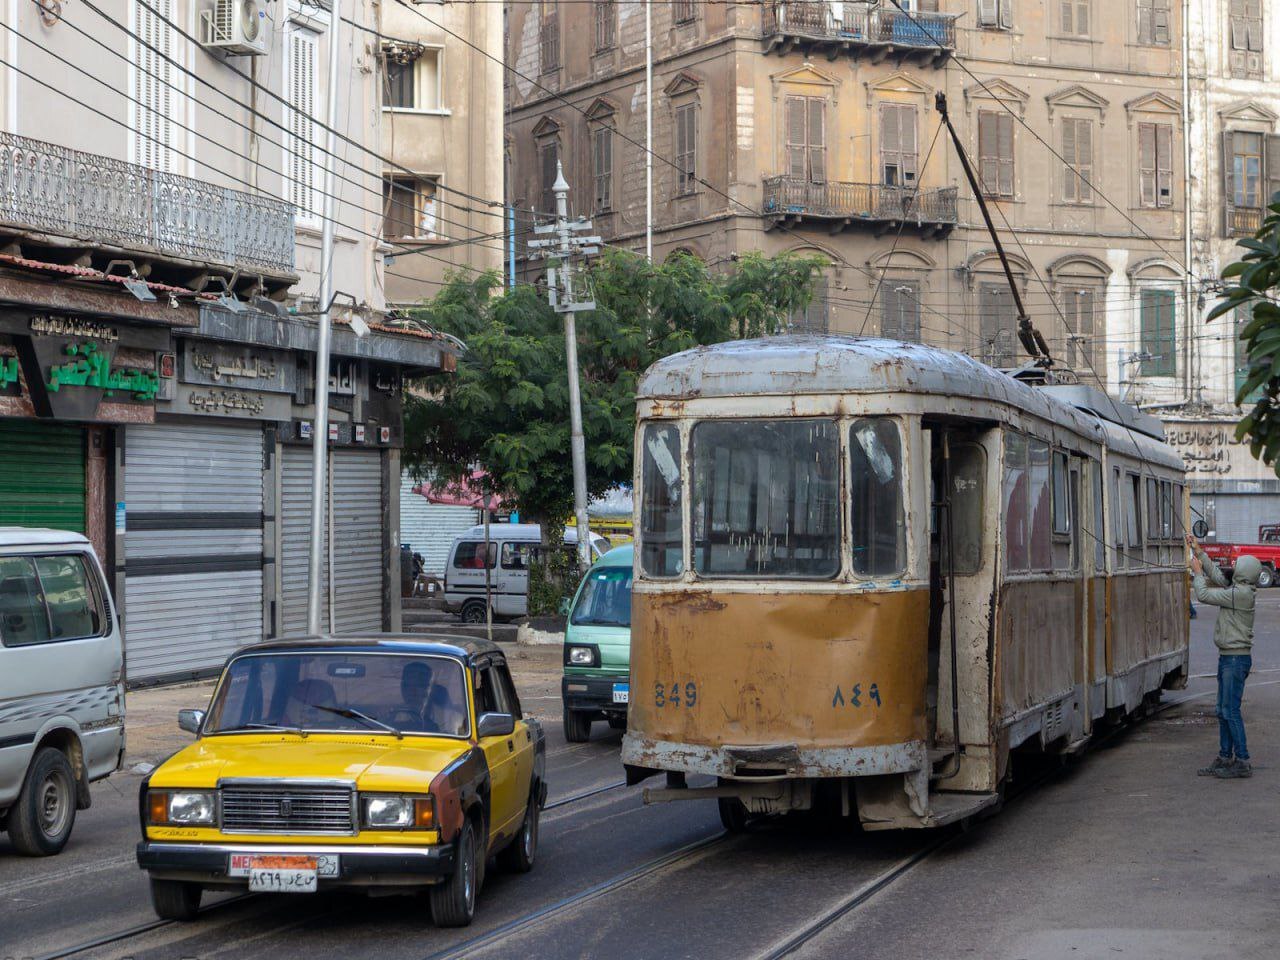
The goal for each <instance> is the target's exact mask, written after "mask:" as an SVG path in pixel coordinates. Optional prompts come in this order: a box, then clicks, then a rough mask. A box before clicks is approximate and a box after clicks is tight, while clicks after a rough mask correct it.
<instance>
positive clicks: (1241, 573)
mask: <svg viewBox="0 0 1280 960" xmlns="http://www.w3.org/2000/svg"><path fill="white" fill-rule="evenodd" d="M1260 576H1262V563H1261V562H1260V561H1259V560H1258V558H1257V557H1251V556H1249V555H1248V554H1245V555H1244V556H1243V557H1240V559H1238V560H1237V561H1236V566H1235V569H1234V570H1233V571H1232V573H1231V580H1232V582H1233V583H1239V584H1247V585H1248V586H1251V587H1256V586H1257V585H1258V578H1259V577H1260Z"/></svg>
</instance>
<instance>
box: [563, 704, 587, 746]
mask: <svg viewBox="0 0 1280 960" xmlns="http://www.w3.org/2000/svg"><path fill="white" fill-rule="evenodd" d="M564 738H565V739H566V740H568V741H569V742H570V743H586V742H587V741H588V740H590V739H591V714H590V713H587V712H586V711H584V710H570V709H569V708H568V707H565V710H564Z"/></svg>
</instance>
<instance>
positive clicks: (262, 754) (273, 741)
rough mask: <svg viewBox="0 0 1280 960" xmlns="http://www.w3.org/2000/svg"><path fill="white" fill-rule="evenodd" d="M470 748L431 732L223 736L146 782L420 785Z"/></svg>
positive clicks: (196, 746)
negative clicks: (250, 780)
mask: <svg viewBox="0 0 1280 960" xmlns="http://www.w3.org/2000/svg"><path fill="white" fill-rule="evenodd" d="M470 748H471V744H470V743H469V742H468V741H466V740H450V739H443V738H437V737H413V736H406V737H405V738H404V739H403V740H398V739H396V738H395V737H392V736H381V735H377V736H363V735H359V734H331V733H313V734H308V735H307V736H306V737H305V738H300V737H298V736H297V735H296V734H290V733H279V734H278V733H270V734H239V733H237V734H223V735H220V736H217V735H216V736H209V737H204V738H202V739H200V740H197V741H196V742H195V743H193V744H191V746H189V747H186V748H185V749H183V750H180V751H179V752H178V753H176V754H174V755H173V756H172V757H170V758H169V759H168V760H166V761H165V762H164V763H162V764H161V765H160V766H159V767H158V768H156V770H155V772H153V773H152V775H151V786H152V787H194V788H200V787H216V786H217V785H218V781H219V780H225V779H234V778H237V777H252V778H259V779H261V778H267V779H271V780H290V779H302V780H308V779H311V780H316V779H318V780H347V781H354V782H355V784H356V786H357V787H358V788H359V789H361V790H388V791H394V790H426V788H427V787H428V785H429V784H430V783H431V780H432V778H433V777H434V776H435V775H436V774H437V773H439V772H440V771H441V770H442V769H444V768H445V767H446V766H448V765H449V764H450V763H451V762H452V761H453V760H454V759H456V758H457V757H458V756H460V755H461V754H463V753H465V752H466V751H467V750H469V749H470Z"/></svg>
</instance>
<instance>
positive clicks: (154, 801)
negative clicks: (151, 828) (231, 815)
mask: <svg viewBox="0 0 1280 960" xmlns="http://www.w3.org/2000/svg"><path fill="white" fill-rule="evenodd" d="M148 813H149V816H148V819H149V820H150V821H151V823H153V824H156V825H164V824H181V825H183V826H199V825H211V824H213V823H214V822H215V821H216V820H217V813H218V803H217V797H216V796H215V795H214V794H213V793H211V792H209V791H205V790H154V791H152V792H151V795H150V798H149V803H148Z"/></svg>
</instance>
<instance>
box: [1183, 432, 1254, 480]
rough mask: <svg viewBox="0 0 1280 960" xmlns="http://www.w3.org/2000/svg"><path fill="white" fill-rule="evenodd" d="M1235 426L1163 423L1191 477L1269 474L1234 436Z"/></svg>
mask: <svg viewBox="0 0 1280 960" xmlns="http://www.w3.org/2000/svg"><path fill="white" fill-rule="evenodd" d="M1235 427H1236V425H1235V424H1234V423H1226V424H1187V423H1182V424H1178V423H1171V424H1167V425H1166V427H1165V439H1166V441H1167V442H1168V443H1169V445H1170V446H1172V447H1173V448H1175V449H1176V450H1177V451H1178V453H1179V454H1180V455H1181V457H1182V459H1183V460H1184V461H1185V462H1186V464H1187V473H1188V474H1190V475H1192V476H1193V477H1195V476H1199V477H1210V476H1213V477H1227V476H1234V477H1237V478H1241V479H1248V478H1249V477H1250V476H1251V475H1255V474H1256V475H1257V476H1259V477H1262V476H1271V473H1270V471H1269V470H1268V469H1267V468H1266V467H1264V466H1262V465H1261V464H1260V463H1258V461H1256V460H1254V459H1253V457H1252V455H1251V454H1250V452H1249V445H1248V444H1247V443H1244V442H1243V441H1241V440H1237V439H1236V432H1235Z"/></svg>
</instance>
